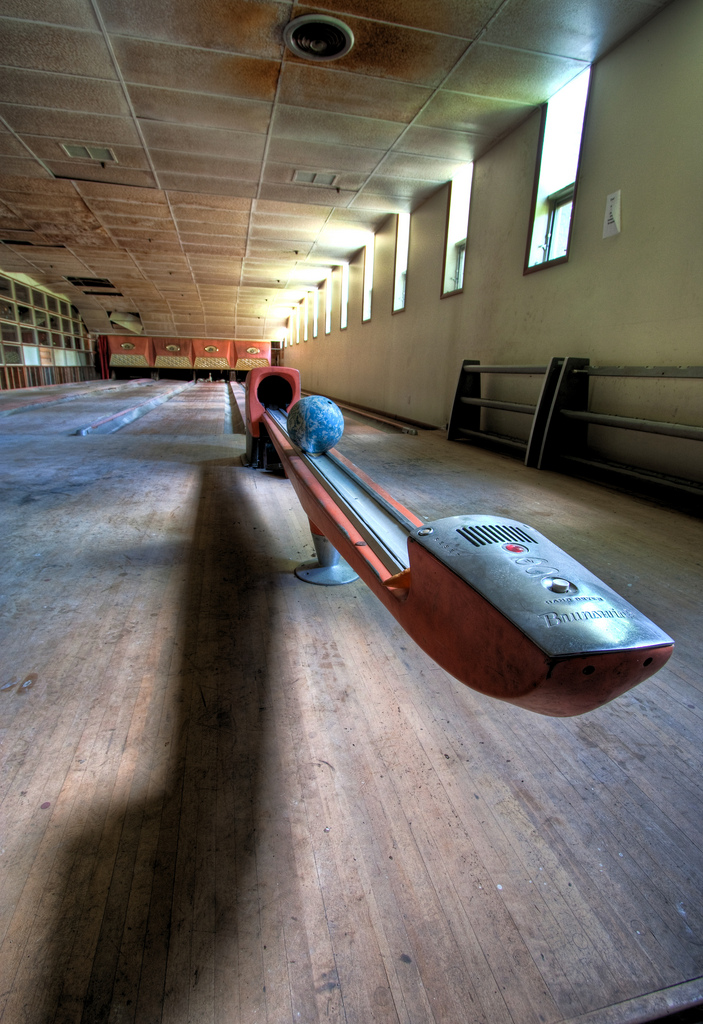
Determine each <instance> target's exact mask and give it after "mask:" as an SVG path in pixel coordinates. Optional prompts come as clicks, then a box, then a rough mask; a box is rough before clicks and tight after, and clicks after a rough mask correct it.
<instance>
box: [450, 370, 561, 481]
mask: <svg viewBox="0 0 703 1024" xmlns="http://www.w3.org/2000/svg"><path fill="white" fill-rule="evenodd" d="M563 363H564V359H563V358H561V357H558V356H557V357H555V358H553V359H551V360H550V362H549V364H548V365H547V366H486V365H483V366H482V365H481V364H480V363H479V362H478V360H475V359H465V360H464V362H463V364H462V367H461V372H460V374H459V384H458V386H457V390H456V396H455V398H454V406H453V408H452V416H451V420H450V423H449V433H448V438H449V440H450V441H462V440H467V441H471V442H472V443H473V444H476V445H480V446H481V447H482V448H490V449H491V450H492V451H498V452H500V453H501V454H503V455H513V456H516V457H518V458H523V459H524V461H525V465H526V466H536V464H537V461H536V460H537V458H538V456H539V451H540V448H541V441H542V437H543V435H544V429H545V426H546V416H547V415H548V413H549V409H550V408H551V403H552V399H553V397H554V394H555V391H556V387H557V384H558V382H559V379H560V372H561V367H562V364H563ZM489 373H491V374H492V373H501V374H529V375H530V376H539V377H542V387H541V391H540V394H539V398H538V400H537V403H536V405H526V404H523V403H520V402H504V401H500V400H498V399H493V398H483V397H482V395H481V378H482V376H483V374H489ZM481 409H498V410H500V411H502V412H517V413H522V414H524V415H526V416H531V417H532V426H531V429H530V436H529V439H528V440H527V441H523V440H521V439H519V438H516V437H508V436H506V435H505V434H498V433H495V432H493V431H489V430H482V429H481Z"/></svg>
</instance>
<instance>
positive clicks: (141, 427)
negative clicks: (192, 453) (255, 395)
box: [120, 381, 244, 437]
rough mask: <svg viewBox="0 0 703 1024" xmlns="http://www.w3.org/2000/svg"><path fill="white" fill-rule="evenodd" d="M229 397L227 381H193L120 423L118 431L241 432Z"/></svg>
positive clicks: (184, 434)
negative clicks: (137, 416)
mask: <svg viewBox="0 0 703 1024" xmlns="http://www.w3.org/2000/svg"><path fill="white" fill-rule="evenodd" d="M171 383H173V382H171ZM230 401H231V400H230V391H229V385H228V384H226V383H224V382H221V381H217V382H214V383H210V382H207V383H205V382H204V383H197V384H195V385H194V386H193V387H192V388H187V389H186V390H185V391H182V392H181V393H180V394H179V395H176V396H175V397H174V398H171V399H169V401H168V402H166V403H164V405H160V406H159V407H158V409H155V410H154V411H153V412H150V413H148V414H147V415H146V416H142V417H141V419H138V420H135V422H134V423H130V424H128V425H127V426H126V427H123V428H122V430H121V431H120V433H122V434H125V435H126V436H129V437H133V436H145V435H150V436H155V435H168V436H171V437H203V436H205V435H213V434H218V435H219V434H232V433H243V432H244V425H243V424H241V421H240V417H239V413H238V411H237V407H236V404H235V403H234V402H233V401H232V402H231V405H232V406H233V409H231V408H230ZM233 413H234V421H235V422H233ZM238 425H239V429H237V427H238Z"/></svg>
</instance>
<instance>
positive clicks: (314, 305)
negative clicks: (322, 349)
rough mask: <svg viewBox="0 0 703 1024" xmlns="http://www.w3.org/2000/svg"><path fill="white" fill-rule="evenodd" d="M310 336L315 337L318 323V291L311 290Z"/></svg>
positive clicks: (315, 289)
mask: <svg viewBox="0 0 703 1024" xmlns="http://www.w3.org/2000/svg"><path fill="white" fill-rule="evenodd" d="M311 295H312V336H313V338H316V337H317V331H318V326H319V321H320V289H319V288H313V290H312V292H311Z"/></svg>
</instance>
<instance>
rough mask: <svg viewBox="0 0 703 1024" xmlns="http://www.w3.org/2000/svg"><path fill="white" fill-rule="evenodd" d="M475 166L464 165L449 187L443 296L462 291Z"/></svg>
mask: <svg viewBox="0 0 703 1024" xmlns="http://www.w3.org/2000/svg"><path fill="white" fill-rule="evenodd" d="M473 174H474V165H473V164H466V165H465V166H464V167H462V168H461V170H460V171H458V172H457V173H456V174H455V175H454V177H453V178H452V181H451V184H450V186H449V213H448V215H447V242H446V246H445V250H444V277H443V281H442V295H451V294H452V293H453V292H459V291H461V289H462V288H463V287H464V265H465V262H466V238H467V235H468V232H469V209H470V206H471V181H472V179H473Z"/></svg>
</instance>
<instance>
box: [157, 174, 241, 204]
mask: <svg viewBox="0 0 703 1024" xmlns="http://www.w3.org/2000/svg"><path fill="white" fill-rule="evenodd" d="M159 184H160V185H161V187H162V188H165V189H170V190H173V191H180V190H181V189H182V190H183V191H184V192H192V191H193V189H197V188H200V189H202V190H203V192H207V193H213V194H215V195H217V194H219V195H225V196H242V197H245V198H250V199H251V198H253V197H254V196H255V195H256V184H255V182H253V181H232V180H231V179H229V178H227V177H223V178H215V177H212V176H211V175H205V174H203V175H198V174H181V173H178V172H175V171H159Z"/></svg>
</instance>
